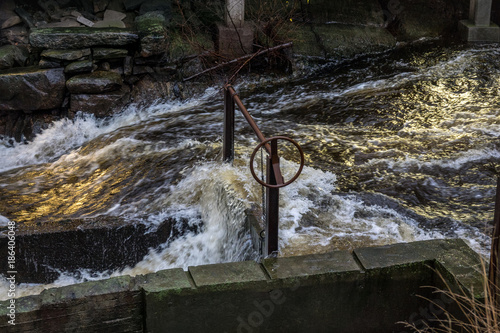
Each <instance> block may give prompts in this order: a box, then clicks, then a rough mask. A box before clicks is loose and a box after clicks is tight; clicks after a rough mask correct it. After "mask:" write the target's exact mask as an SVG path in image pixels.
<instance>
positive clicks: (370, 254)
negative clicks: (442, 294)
mask: <svg viewBox="0 0 500 333" xmlns="http://www.w3.org/2000/svg"><path fill="white" fill-rule="evenodd" d="M354 254H355V255H356V256H357V258H358V259H359V262H360V263H361V264H362V265H363V267H364V268H365V269H367V270H373V269H381V268H388V267H394V266H402V265H409V264H412V263H417V262H428V263H430V262H431V261H437V262H438V263H439V264H440V265H442V267H443V268H444V269H445V270H446V271H447V272H449V273H450V274H451V275H452V276H453V277H454V278H456V279H457V282H458V283H460V284H461V285H462V286H463V287H464V288H466V289H468V290H476V291H478V292H480V291H481V290H483V287H482V286H483V285H482V281H483V280H482V266H481V259H480V257H479V255H478V254H477V253H476V252H474V251H473V250H472V249H471V248H469V247H468V246H467V244H466V243H465V242H464V241H463V240H462V239H442V240H428V241H421V242H414V243H402V244H393V245H387V246H380V247H367V248H361V249H356V250H354ZM476 296H481V294H476Z"/></svg>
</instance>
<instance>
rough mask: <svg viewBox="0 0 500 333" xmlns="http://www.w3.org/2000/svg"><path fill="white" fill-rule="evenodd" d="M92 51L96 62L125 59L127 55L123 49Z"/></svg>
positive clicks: (98, 49) (97, 49)
mask: <svg viewBox="0 0 500 333" xmlns="http://www.w3.org/2000/svg"><path fill="white" fill-rule="evenodd" d="M93 51H94V52H93V54H94V59H96V60H99V59H116V58H125V57H126V56H127V55H128V51H127V50H125V49H110V48H95V49H94V50H93Z"/></svg>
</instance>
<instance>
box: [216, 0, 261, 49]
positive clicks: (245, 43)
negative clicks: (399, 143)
mask: <svg viewBox="0 0 500 333" xmlns="http://www.w3.org/2000/svg"><path fill="white" fill-rule="evenodd" d="M217 30H218V35H219V36H218V43H217V48H218V51H219V53H220V54H221V55H223V56H225V57H228V58H235V57H240V56H242V55H244V54H247V53H251V52H252V48H253V47H252V46H253V29H252V26H251V25H250V24H248V23H246V22H245V0H226V24H219V25H218V26H217Z"/></svg>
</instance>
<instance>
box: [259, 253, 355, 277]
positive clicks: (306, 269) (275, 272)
mask: <svg viewBox="0 0 500 333" xmlns="http://www.w3.org/2000/svg"><path fill="white" fill-rule="evenodd" d="M262 264H263V266H264V268H265V269H266V271H267V273H268V274H269V276H270V277H271V278H272V279H288V278H293V277H308V276H312V275H315V276H318V275H325V274H331V273H339V272H360V271H361V269H360V267H359V266H358V264H357V263H356V261H355V260H354V258H353V256H352V255H351V254H350V253H349V252H347V251H335V252H329V253H322V254H311V255H306V256H299V257H282V258H269V259H264V260H263V263H262Z"/></svg>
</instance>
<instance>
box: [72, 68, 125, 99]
mask: <svg viewBox="0 0 500 333" xmlns="http://www.w3.org/2000/svg"><path fill="white" fill-rule="evenodd" d="M122 84H123V82H122V78H121V76H120V75H119V74H117V73H113V72H105V71H96V72H94V73H90V74H80V75H76V76H73V77H72V78H70V79H69V80H68V81H67V82H66V87H67V88H68V90H69V92H70V93H72V94H99V93H104V92H109V91H115V90H118V89H120V88H121V86H122Z"/></svg>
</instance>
